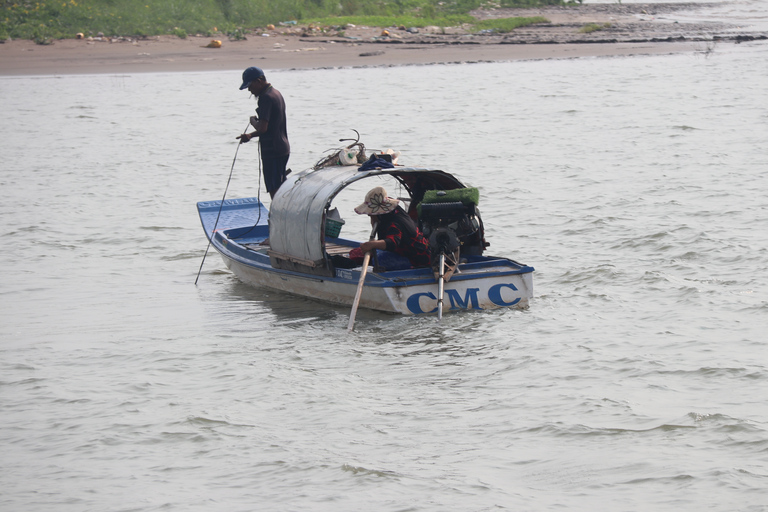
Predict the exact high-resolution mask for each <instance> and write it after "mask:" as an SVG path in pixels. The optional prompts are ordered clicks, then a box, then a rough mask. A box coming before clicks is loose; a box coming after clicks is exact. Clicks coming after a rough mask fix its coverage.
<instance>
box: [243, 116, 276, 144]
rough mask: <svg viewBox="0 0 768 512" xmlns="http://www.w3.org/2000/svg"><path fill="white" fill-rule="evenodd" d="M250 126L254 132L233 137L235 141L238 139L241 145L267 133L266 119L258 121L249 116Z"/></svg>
mask: <svg viewBox="0 0 768 512" xmlns="http://www.w3.org/2000/svg"><path fill="white" fill-rule="evenodd" d="M251 126H253V127H254V128H255V129H256V130H255V131H253V132H251V133H243V134H240V135H238V136H237V137H235V138H236V139H240V143H241V144H242V143H245V142H248V141H249V140H251V139H252V138H254V137H258V136H259V135H263V134H265V133H267V128H268V127H269V121H267V120H266V119H259V118H258V117H256V116H251Z"/></svg>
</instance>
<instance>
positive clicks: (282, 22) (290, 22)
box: [280, 20, 296, 27]
mask: <svg viewBox="0 0 768 512" xmlns="http://www.w3.org/2000/svg"><path fill="white" fill-rule="evenodd" d="M280 24H281V25H283V26H284V27H285V26H288V25H295V24H296V20H291V21H281V22H280Z"/></svg>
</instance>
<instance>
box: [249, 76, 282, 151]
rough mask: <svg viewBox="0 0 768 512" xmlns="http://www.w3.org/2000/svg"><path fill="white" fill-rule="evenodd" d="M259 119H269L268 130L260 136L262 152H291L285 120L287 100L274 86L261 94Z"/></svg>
mask: <svg viewBox="0 0 768 512" xmlns="http://www.w3.org/2000/svg"><path fill="white" fill-rule="evenodd" d="M256 115H257V116H258V117H259V119H263V120H264V121H267V131H266V133H263V134H262V135H261V136H260V137H259V141H260V144H261V153H262V154H265V155H269V156H286V155H289V154H290V153H291V145H290V144H289V143H288V130H287V129H286V122H285V100H283V95H282V94H280V91H278V90H277V89H275V88H274V87H272V86H271V85H270V86H268V87H267V90H266V91H264V92H262V93H261V94H259V106H258V107H257V108H256Z"/></svg>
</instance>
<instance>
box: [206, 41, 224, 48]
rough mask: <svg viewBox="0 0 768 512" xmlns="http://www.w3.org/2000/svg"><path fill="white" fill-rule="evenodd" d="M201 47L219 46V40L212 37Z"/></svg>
mask: <svg viewBox="0 0 768 512" xmlns="http://www.w3.org/2000/svg"><path fill="white" fill-rule="evenodd" d="M203 48H221V41H219V40H218V39H212V40H211V42H210V43H208V44H207V45H205V46H203Z"/></svg>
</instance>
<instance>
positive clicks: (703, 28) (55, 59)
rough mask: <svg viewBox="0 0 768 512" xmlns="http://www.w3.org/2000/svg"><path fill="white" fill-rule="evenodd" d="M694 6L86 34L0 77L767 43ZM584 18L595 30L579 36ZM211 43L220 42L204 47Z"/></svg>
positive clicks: (31, 47) (3, 59) (3, 51)
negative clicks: (491, 29) (181, 33)
mask: <svg viewBox="0 0 768 512" xmlns="http://www.w3.org/2000/svg"><path fill="white" fill-rule="evenodd" d="M700 6H701V5H700V4H690V3H678V4H630V5H622V4H618V3H617V4H593V5H579V6H570V7H565V8H563V7H559V8H558V7H550V8H542V9H500V10H494V11H477V12H474V13H473V15H474V16H476V17H478V18H481V19H482V18H491V17H509V16H543V17H545V18H547V19H548V20H550V23H547V24H542V25H536V26H531V27H525V28H521V29H518V30H516V31H514V32H512V33H510V34H493V33H487V34H469V33H468V32H467V31H466V30H465V29H463V28H461V27H454V28H449V29H445V30H442V29H438V28H437V27H433V28H426V29H418V30H411V31H408V30H404V29H396V28H392V29H388V30H387V32H388V33H385V32H384V31H383V30H382V29H373V28H366V27H354V28H347V29H345V30H344V32H343V34H341V35H340V34H337V33H336V32H335V31H332V32H331V31H326V32H325V33H323V32H322V31H319V30H311V29H310V28H308V27H295V26H287V27H278V28H276V29H275V30H267V31H265V32H264V34H261V35H249V36H248V38H247V40H244V41H242V40H241V41H229V40H226V39H222V38H221V37H216V38H211V37H203V36H191V37H188V38H186V39H179V38H177V37H173V36H160V37H152V38H146V39H135V38H128V37H124V38H115V39H108V38H98V37H97V38H93V39H92V40H89V39H83V40H60V41H55V42H54V44H51V45H46V46H42V45H36V44H34V43H33V42H31V41H7V42H5V43H4V44H0V75H6V76H8V75H64V74H97V73H142V72H173V71H215V70H241V69H243V68H245V67H247V66H259V67H262V68H264V69H305V68H334V67H364V66H393V65H414V64H432V63H453V62H492V61H510V60H521V59H552V58H573V57H587V56H612V55H616V56H618V55H643V54H663V53H676V52H706V51H709V50H711V47H712V45H713V44H719V43H721V42H722V43H725V44H727V43H738V42H741V41H743V40H761V39H768V37H766V34H745V33H743V32H738V31H736V30H735V29H734V28H733V27H729V26H727V25H725V24H711V23H709V24H689V23H678V22H676V21H675V20H674V15H675V13H679V12H686V11H692V10H695V9H697V8H700ZM589 23H597V24H601V25H603V28H602V29H601V30H598V31H595V32H591V33H587V34H585V33H582V32H579V29H580V28H582V27H583V26H585V25H586V24H589ZM212 39H218V40H221V43H222V45H221V47H220V48H209V47H207V46H208V44H209V43H210V42H211V40H212Z"/></svg>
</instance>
